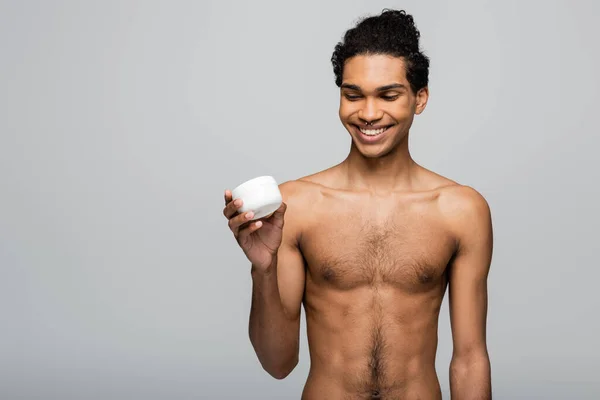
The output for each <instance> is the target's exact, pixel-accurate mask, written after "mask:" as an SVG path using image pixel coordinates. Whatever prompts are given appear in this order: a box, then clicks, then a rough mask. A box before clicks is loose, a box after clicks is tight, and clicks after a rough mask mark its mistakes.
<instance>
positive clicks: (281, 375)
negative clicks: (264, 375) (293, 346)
mask: <svg viewBox="0 0 600 400" xmlns="http://www.w3.org/2000/svg"><path fill="white" fill-rule="evenodd" d="M296 365H298V355H294V356H293V357H291V358H289V359H288V360H281V361H280V362H278V363H271V364H270V365H267V364H266V363H262V366H263V369H264V370H265V371H267V372H268V373H269V375H271V376H272V377H273V378H275V379H278V380H281V379H285V378H286V377H287V376H288V375H289V374H290V373H291V372H292V371H293V370H294V368H296Z"/></svg>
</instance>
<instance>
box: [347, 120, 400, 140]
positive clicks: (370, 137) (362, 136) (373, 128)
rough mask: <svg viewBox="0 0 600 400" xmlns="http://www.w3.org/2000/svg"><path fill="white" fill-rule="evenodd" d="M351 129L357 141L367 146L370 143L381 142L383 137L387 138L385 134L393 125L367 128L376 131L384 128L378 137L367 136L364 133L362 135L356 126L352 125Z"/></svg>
mask: <svg viewBox="0 0 600 400" xmlns="http://www.w3.org/2000/svg"><path fill="white" fill-rule="evenodd" d="M352 127H353V128H354V130H355V132H356V135H357V136H358V139H359V140H360V141H361V142H363V143H367V144H371V143H377V142H379V141H381V140H382V139H383V138H384V137H385V136H387V133H388V132H389V130H390V128H392V127H393V125H374V126H369V130H371V129H372V130H377V129H382V128H386V130H385V131H384V132H383V133H380V134H379V135H376V136H369V135H365V134H364V133H362V132H361V131H360V129H359V127H358V125H354V124H352Z"/></svg>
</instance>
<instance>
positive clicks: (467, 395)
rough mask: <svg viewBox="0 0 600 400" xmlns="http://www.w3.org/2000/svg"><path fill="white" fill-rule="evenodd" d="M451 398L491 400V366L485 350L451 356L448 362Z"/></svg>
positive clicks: (457, 399) (459, 399) (454, 399)
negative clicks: (450, 360)
mask: <svg viewBox="0 0 600 400" xmlns="http://www.w3.org/2000/svg"><path fill="white" fill-rule="evenodd" d="M450 393H451V398H452V400H491V399H492V383H491V367H490V360H489V357H488V355H487V352H480V353H478V354H470V355H466V356H460V357H453V358H452V362H451V363H450Z"/></svg>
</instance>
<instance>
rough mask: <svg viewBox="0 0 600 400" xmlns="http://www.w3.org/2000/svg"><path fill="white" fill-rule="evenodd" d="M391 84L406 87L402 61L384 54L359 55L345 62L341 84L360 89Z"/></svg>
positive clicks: (404, 69) (406, 82) (399, 58)
mask: <svg viewBox="0 0 600 400" xmlns="http://www.w3.org/2000/svg"><path fill="white" fill-rule="evenodd" d="M391 82H395V83H403V84H406V85H408V81H407V79H406V68H405V64H404V59H403V58H401V57H393V56H389V55H384V54H376V55H359V56H354V57H352V58H349V59H348V60H346V63H345V64H344V74H343V83H352V84H355V85H358V86H360V87H362V88H365V89H367V88H369V87H379V86H384V85H388V84H390V83H391Z"/></svg>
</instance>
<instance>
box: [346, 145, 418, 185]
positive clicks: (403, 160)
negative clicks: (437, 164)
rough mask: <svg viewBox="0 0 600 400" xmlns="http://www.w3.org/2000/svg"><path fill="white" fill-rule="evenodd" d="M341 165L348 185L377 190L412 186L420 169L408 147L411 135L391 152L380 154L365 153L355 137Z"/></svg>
mask: <svg viewBox="0 0 600 400" xmlns="http://www.w3.org/2000/svg"><path fill="white" fill-rule="evenodd" d="M341 166H342V171H343V172H342V174H343V175H344V178H345V179H346V184H347V187H351V188H353V189H356V190H366V191H369V192H372V193H376V194H385V193H389V192H391V191H407V190H410V189H411V187H412V186H413V181H414V178H415V173H416V171H417V164H416V163H415V162H414V160H413V159H412V157H411V155H410V151H409V150H408V135H407V136H406V137H405V138H404V140H402V142H401V143H399V144H398V145H397V146H396V147H395V148H394V149H393V150H391V151H390V152H389V153H388V154H386V155H384V156H382V157H377V158H368V157H365V156H364V155H362V154H361V153H360V151H359V150H358V148H357V147H356V145H355V144H354V141H353V142H352V146H351V148H350V154H349V155H348V157H347V158H346V159H345V160H344V161H343V162H342V165H341Z"/></svg>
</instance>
